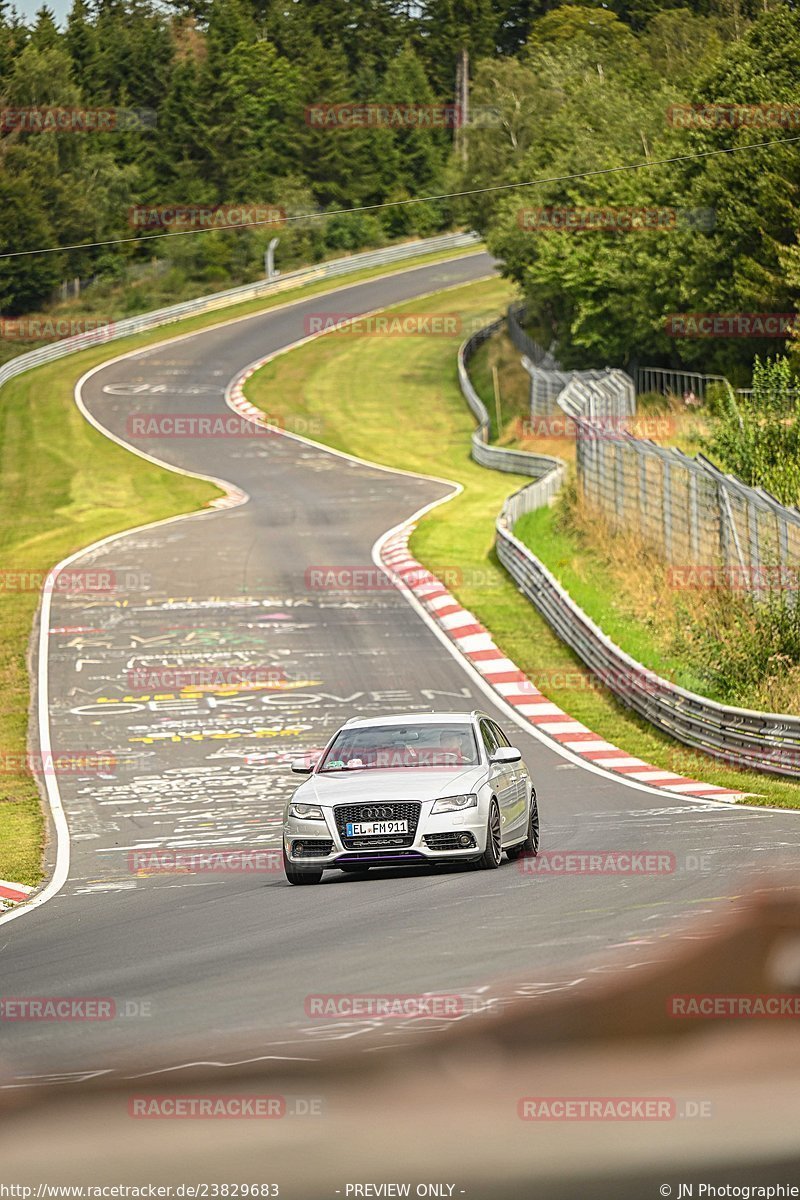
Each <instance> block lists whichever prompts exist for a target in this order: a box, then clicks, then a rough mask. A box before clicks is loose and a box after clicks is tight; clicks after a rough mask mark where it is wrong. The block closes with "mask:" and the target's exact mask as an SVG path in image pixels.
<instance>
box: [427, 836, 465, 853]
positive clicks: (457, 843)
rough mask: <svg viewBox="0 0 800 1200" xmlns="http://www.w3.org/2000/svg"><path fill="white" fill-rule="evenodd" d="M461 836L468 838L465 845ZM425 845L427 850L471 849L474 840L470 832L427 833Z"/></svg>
mask: <svg viewBox="0 0 800 1200" xmlns="http://www.w3.org/2000/svg"><path fill="white" fill-rule="evenodd" d="M463 837H468V838H469V842H468V843H467V845H466V846H464V845H462V843H461V839H462V838H463ZM425 845H426V846H427V847H428V849H429V850H472V849H474V848H475V845H476V842H475V838H474V837H473V836H472V834H471V833H467V834H464V833H427V834H426V835H425Z"/></svg>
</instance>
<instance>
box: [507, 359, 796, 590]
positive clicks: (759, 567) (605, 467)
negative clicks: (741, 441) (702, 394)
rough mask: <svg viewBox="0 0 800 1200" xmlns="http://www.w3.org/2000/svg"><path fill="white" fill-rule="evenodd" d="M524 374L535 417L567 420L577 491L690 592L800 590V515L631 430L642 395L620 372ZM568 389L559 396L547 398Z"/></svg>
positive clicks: (757, 490) (698, 457)
mask: <svg viewBox="0 0 800 1200" xmlns="http://www.w3.org/2000/svg"><path fill="white" fill-rule="evenodd" d="M528 371H529V374H530V376H531V414H532V416H542V415H550V416H552V415H559V416H562V417H563V415H564V414H566V415H567V416H568V417H570V418H571V420H572V422H573V425H574V429H575V437H576V466H577V477H578V486H579V489H580V492H581V494H582V496H583V498H584V500H585V501H586V502H587V503H588V504H589V505H591V506H592V507H594V508H595V509H597V510H598V511H599V512H601V513H602V514H603V516H604V517H605V519H606V521H607V522H608V524H609V526H610V527H611V529H612V530H614V531H615V532H625V533H632V534H635V535H636V536H637V537H639V538H640V539H641V540H642V541H643V542H645V543H646V544H647V545H648V546H650V547H652V548H653V549H654V550H655V551H656V552H657V553H658V554H660V555H661V556H662V557H663V558H664V559H665V560H666V561H667V562H668V563H669V564H671V565H672V566H673V567H676V568H678V570H681V569H684V570H685V571H686V572H687V575H686V578H685V579H684V580H683V583H685V584H686V585H687V586H691V585H692V582H695V584H699V583H702V582H704V581H705V583H706V584H711V585H712V586H714V585H717V586H719V585H721V584H725V583H727V585H728V586H732V587H736V588H739V589H742V590H744V591H747V592H749V593H750V594H752V595H755V596H756V597H761V596H763V595H764V594H765V593H766V592H767V591H769V590H770V588H772V587H781V588H785V587H786V586H787V583H788V584H791V581H792V580H795V581H796V582H795V585H794V586H795V589H797V588H798V587H799V586H800V510H798V509H797V508H788V507H786V506H785V505H782V504H780V503H779V501H778V500H776V499H775V497H774V496H772V495H770V494H769V492H766V491H765V490H764V489H763V488H756V487H748V486H747V485H745V484H743V483H741V482H740V481H739V480H738V479H736V478H734V477H733V476H732V475H727V474H725V472H723V471H720V470H719V469H718V468H717V467H715V466H714V464H713V463H712V462H710V461H709V460H708V459H707V458H705V457H704V456H703V455H702V454H698V455H696V456H695V457H689V456H688V455H686V454H684V453H683V452H682V451H680V450H678V449H675V448H666V447H663V446H659V445H656V443H655V442H653V441H650V440H648V439H644V438H637V437H634V436H633V434H632V433H630V432H627V431H626V429H625V426H626V424H629V423H630V420H631V418H633V417H634V416H635V414H636V395H635V388H634V384H633V380H632V379H631V378H630V377H629V376H628V375H626V374H625V372H624V371H618V370H609V371H606V372H595V373H587V372H573V373H572V374H571V375H569V376H565V375H564V373H562V372H556V371H553V372H547V371H546V370H544V369H543V368H542V367H535V366H532V365H529V366H528ZM590 374H591V376H592V377H591V378H589V377H587V376H588V375H590ZM565 379H566V380H567V382H566V383H564V380H565ZM723 382H724V381H723ZM562 383H563V384H564V386H563V387H561V390H560V391H558V393H557V395H556V396H555V400H552V399H550V400H545V396H547V395H549V396H550V397H552V396H553V394H554V392H555V391H556V389H557V388H559V387H560V386H561V385H562ZM548 389H549V390H548ZM692 568H699V572H698V571H697V570H695V571H693V570H692ZM675 577H676V583H677V584H678V585H680V584H681V582H682V581H681V577H680V575H679V574H676V576H675Z"/></svg>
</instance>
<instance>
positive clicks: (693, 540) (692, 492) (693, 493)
mask: <svg viewBox="0 0 800 1200" xmlns="http://www.w3.org/2000/svg"><path fill="white" fill-rule="evenodd" d="M689 545H690V547H691V555H692V562H697V561H698V560H699V558H700V520H699V513H698V511H697V475H696V473H695V472H694V471H693V470H692V469H691V467H690V468H689Z"/></svg>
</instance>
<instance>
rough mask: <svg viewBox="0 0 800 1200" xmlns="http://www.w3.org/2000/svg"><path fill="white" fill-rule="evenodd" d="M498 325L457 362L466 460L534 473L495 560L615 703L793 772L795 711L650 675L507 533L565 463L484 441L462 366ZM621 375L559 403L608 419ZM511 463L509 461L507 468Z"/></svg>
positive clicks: (510, 508) (799, 748)
mask: <svg viewBox="0 0 800 1200" xmlns="http://www.w3.org/2000/svg"><path fill="white" fill-rule="evenodd" d="M501 324H502V322H501V321H495V322H493V323H492V325H490V326H488V327H487V328H486V329H483V330H480V331H479V332H478V333H477V334H473V336H472V337H471V338H469V339H468V341H467V342H465V343H464V345H463V346H462V347H461V349H460V351H459V358H458V372H459V379H460V382H461V388H462V392H463V394H464V396H465V398H466V400H467V403H468V404H469V406H470V408H471V409H472V411H473V413H474V414H475V416H476V417H477V419H478V421H479V428H478V429H477V430H476V431H475V433H473V435H472V454H473V457H474V458H475V459H476V461H477V462H479V463H481V464H482V465H483V466H486V467H492V468H494V469H499V470H506V471H507V470H513V471H516V472H518V473H525V474H536V475H537V478H536V480H535V482H533V483H530V484H527V485H526V486H525V487H524V488H521V489H520V490H519V491H517V492H515V493H514V494H513V495H512V496H510V497H509V498H508V499H507V500H506V502H505V504H504V505H503V508H502V510H501V512H500V515H499V517H498V519H497V525H496V549H497V557H498V558H499V560H500V562H501V563H502V564H503V566H504V567H505V569H506V570H507V571H508V573H509V574H510V575H511V577H512V578H513V579H514V580H515V582H516V583H517V585H518V587H519V588H520V591H521V592H522V593H523V595H524V596H526V597H527V599H528V600H530V602H531V603H532V604H533V605H534V607H535V608H536V609H537V610H538V611H539V612H540V613H541V614H542V616H543V617H544V619H545V620H546V621H547V623H548V625H549V626H550V627H551V629H553V630H554V632H555V633H557V634H558V636H559V637H560V638H561V640H562V641H563V642H565V643H566V645H567V646H569V648H570V649H571V650H572V651H573V652H574V653H575V654H576V655H577V656H578V658H579V659H580V660H581V661H582V662H583V663H585V664H586V666H587V667H588V668H589V670H590V671H591V672H592V673H593V674H594V675H596V676H597V678H598V679H600V680H602V681H603V682H604V683H605V685H606V686H607V687H608V688H609V690H610V691H611V692H612V693H613V694H614V695H615V696H616V697H617V699H618V700H620V701H621V702H622V703H623V704H625V705H626V706H627V707H628V708H631V709H633V710H634V711H635V712H637V713H639V715H640V716H642V717H644V718H645V720H647V721H649V722H650V723H651V724H652V725H654V726H655V727H656V728H657V729H660V730H661V731H662V732H663V733H666V734H668V735H669V736H670V737H673V738H675V739H676V740H677V741H679V742H683V743H684V744H685V745H687V746H692V747H693V748H695V749H698V750H702V751H703V752H704V753H706V754H710V755H713V756H714V757H715V758H719V759H722V760H723V761H725V762H727V763H728V764H729V765H730V766H732V767H739V768H742V769H751V770H754V771H759V772H764V773H767V774H773V775H780V776H784V777H789V778H795V779H796V778H800V717H797V716H787V715H784V714H781V713H764V712H757V711H755V710H752V709H743V708H734V707H733V706H731V705H727V704H719V703H717V702H716V701H714V700H709V699H708V698H707V697H705V696H700V695H697V693H695V692H690V691H687V689H686V688H682V687H679V686H678V685H677V684H674V683H671V682H670V681H669V680H667V679H663V678H661V677H660V676H658V675H656V674H654V672H652V671H650V670H648V668H647V667H645V666H644V665H643V664H642V663H639V662H636V660H635V659H633V658H631V657H630V655H628V654H626V653H625V651H624V650H622V649H620V647H619V646H617V645H616V644H615V643H614V642H612V640H611V639H610V638H609V637H608V636H607V635H606V634H604V633H603V631H602V629H600V628H599V627H598V626H597V625H596V624H595V623H594V621H592V620H591V619H590V618H589V617H588V616H587V615H586V613H585V612H583V610H582V609H581V608H580V607H579V606H578V605H577V604H576V603H575V601H574V600H573V599H572V598H571V596H570V595H569V594H568V593H567V592H566V591H565V590H564V588H563V587H562V586H561V584H560V583H559V582H558V580H557V579H556V578H555V576H554V575H553V574H552V573H551V572H550V571H549V570H548V569H547V567H546V566H545V565H544V563H543V562H541V561H540V560H539V559H538V558H537V557H536V555H535V554H534V553H533V552H532V551H531V550H530V549H529V548H528V547H527V546H526V545H525V544H524V543H523V542H521V541H520V540H519V538H517V537H516V536H515V535H514V526H515V524H516V522H517V521H518V520H519V518H520V517H521V516H523V515H524V514H525V513H528V512H533V511H534V510H535V509H538V508H541V507H542V505H544V504H547V503H549V502H550V500H551V499H552V498H553V496H554V495H555V494H556V493H557V492H558V490H559V488H560V487H561V484H562V482H563V479H564V476H565V472H566V466H565V464H564V463H563V462H562V461H561V460H560V459H557V458H547V457H546V456H544V455H534V454H529V455H525V456H523V455H522V452H521V451H508V450H502V449H501V448H500V447H496V446H488V445H487V444H486V441H485V439H486V436H487V431H488V427H489V419H488V414H487V412H486V408H485V406H484V405H483V403H482V401H481V400H480V398H479V397H478V396H477V394H476V393H475V390H474V388H473V386H472V384H471V382H470V380H469V376H468V374H467V368H466V364H467V362H468V360H469V356H470V355H471V354H472V353H473V352H474V350H475V348H476V347H477V346H478V345H480V344H481V342H482V341H484V340H485V339H486V338H487V337H488V336H490V334H491V333H493V332H495V330H496V329H498V328H499V326H500V325H501ZM621 374H622V373H621V372H608V373H607V374H606V375H605V377H604V378H603V379H602V380H598V381H597V382H595V383H592V384H591V385H590V386H588V387H587V385H586V381H585V380H575V381H574V382H573V383H572V384H571V385H570V384H568V385H567V387H566V388H565V389H564V392H563V393H562V395H561V396H559V400H558V404H559V407H560V408H561V410H562V412H564V413H565V414H566V415H568V416H571V417H572V418H573V420H577V421H578V422H584V423H586V424H589V423H590V422H591V421H592V420H595V419H597V417H598V415H600V412H601V411H602V414H603V415H613V414H610V413H609V412H608V409H607V404H608V403H609V397H610V396H611V395H613V393H616V394H617V396H618V397H619V403H620V405H621V406H622V409H624V410H626V411H627V408H628V406H629V404H630V389H629V387H628V385H627V383H626V382H625V380H624V379H619V378H617V376H618V375H621ZM599 393H601V394H599ZM622 409H621V411H622ZM476 451H477V453H476ZM509 456H511V457H509ZM525 460H527V462H528V467H527V469H526V467H525V465H524V461H525ZM512 462H514V463H515V465H514V466H510V465H509V464H510V463H512Z"/></svg>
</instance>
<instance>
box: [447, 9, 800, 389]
mask: <svg viewBox="0 0 800 1200" xmlns="http://www.w3.org/2000/svg"><path fill="white" fill-rule="evenodd" d="M734 32H735V30H734V23H733V21H732V19H731V18H728V17H726V16H710V17H702V16H698V15H696V14H692V13H690V12H689V11H688V10H686V9H683V10H674V11H663V12H661V13H659V14H657V15H656V16H655V17H654V18H653V19H652V20H651V21H650V22H649V24H648V25H647V26H646V28H645V30H644V32H643V33H642V34H641V35H639V36H634V35H633V34H632V33H631V31H630V29H629V28H628V26H627V25H626V24H624V23H623V22H622V21H621V20H618V19H616V18H614V17H613V15H612V14H611V13H609V12H606V11H604V10H600V11H599V12H597V11H596V10H594V9H592V8H590V7H584V8H579V7H568V6H565V7H562V8H559V9H556V10H554V11H552V12H550V13H549V14H548V15H546V16H543V17H542V18H541V19H540V20H539V21H537V22H535V23H534V29H533V33H532V35H531V37H530V38H529V40H528V43H527V46H526V48H525V50H524V51H523V52H522V54H521V55H520V58H519V60H518V61H511V60H505V61H497V60H495V61H484V62H482V63H481V65H480V68H479V70H478V72H477V77H476V81H475V87H474V91H473V94H474V95H475V96H478V95H479V96H481V97H483V98H485V99H486V100H487V101H489V100H491V101H492V102H494V103H496V104H498V105H499V107H500V109H501V112H502V115H503V127H502V130H503V132H502V136H499V137H498V136H497V133H496V131H493V132H492V133H491V134H490V133H488V132H487V131H482V130H479V129H475V130H474V131H472V149H471V153H470V165H469V170H468V172H467V182H468V184H469V185H470V186H471V187H480V186H485V185H489V184H491V183H494V182H496V181H497V179H498V177H502V178H504V179H507V180H510V181H514V180H519V181H522V180H531V179H540V178H552V177H553V176H566V175H578V174H580V173H582V172H587V171H596V170H598V169H600V168H614V167H620V166H624V165H625V164H629V163H635V162H642V163H652V162H654V160H658V159H666V158H675V159H677V160H678V161H675V162H672V163H670V164H668V165H664V166H651V167H650V166H648V167H645V168H644V169H641V170H637V171H635V172H634V171H621V172H618V173H611V174H606V175H593V176H590V177H586V178H582V179H576V178H573V179H570V180H562V181H561V182H554V183H547V184H543V185H541V186H538V187H535V188H530V189H524V190H522V189H520V190H519V191H514V192H512V193H509V194H506V195H504V196H500V197H497V198H491V197H489V198H483V199H481V200H480V202H476V203H475V204H474V206H473V208H472V212H473V214H474V217H475V220H476V221H477V222H478V224H479V225H480V227H481V228H482V229H483V230H485V232H486V233H487V236H488V239H489V243H490V245H491V246H492V248H493V249H494V250H495V251H496V252H497V253H498V254H500V255H501V256H502V257H504V258H505V260H506V262H507V267H508V271H509V273H510V274H511V275H512V276H513V277H514V278H515V279H517V280H518V281H519V283H520V284H521V286H522V287H523V288H524V290H525V292H526V295H527V298H528V300H529V307H530V311H531V313H532V316H533V320H534V323H535V325H536V326H537V329H538V332H539V333H540V335H541V336H542V337H543V338H545V339H546V340H548V341H549V340H551V339H555V342H556V344H557V347H558V350H559V353H560V356H561V358H562V360H563V361H564V362H565V363H566V364H569V365H575V366H587V365H596V364H597V362H598V361H604V362H609V363H614V364H618V365H625V364H629V363H630V362H631V361H635V360H636V359H638V360H639V361H646V362H651V363H659V362H661V363H665V364H666V363H678V362H683V363H687V364H697V365H698V366H700V367H703V368H705V369H706V370H709V371H720V370H721V371H727V372H730V373H732V374H733V375H734V376H744V375H746V374H747V372H748V370H749V366H750V364H751V362H752V359H753V357H754V355H755V354H756V353H761V354H764V353H765V352H767V351H771V350H774V349H775V348H776V343H775V342H771V343H770V342H766V341H765V340H764V339H754V338H753V337H731V338H723V337H719V336H716V337H713V338H689V337H676V336H673V333H672V328H673V327H670V326H669V325H668V318H669V317H670V315H671V314H675V313H678V314H682V313H726V314H727V313H764V312H781V313H786V312H792V311H794V308H795V306H796V298H797V284H798V279H799V278H800V271H799V270H798V262H799V261H800V259H798V256H797V253H796V242H797V230H798V227H800V196H799V195H798V186H799V185H800V150H799V149H798V143H793V142H791V141H789V139H790V138H791V137H797V136H798V133H800V106H798V104H797V97H798V80H800V58H799V57H798V56H799V55H800V16H798V14H797V13H796V12H795V11H793V10H791V9H789V8H787V7H784V6H778V7H775V8H774V9H773V10H772V11H768V12H765V13H763V14H762V15H760V16H759V17H758V19H757V20H755V21H753V22H752V23H751V24H750V25H749V26H747V27H746V28H745V29H744V30H743V33H742V36H741V37H739V38H736V37H733V36H732V34H733V33H734ZM726 39H727V40H726ZM776 105H783V106H784V109H783V116H781V115H778V116H776V115H775V113H776V112H777V111H778V110H776V109H775V106H776ZM690 106H700V107H702V106H717V108H716V109H714V110H713V114H712V115H709V116H707V118H706V121H707V124H706V125H704V124H702V123H701V124H699V125H697V123H696V118H693V119H692V120H694V123H695V127H692V121H691V120H690V119H689V118H687V117H686V113H687V111H689V108H690ZM724 106H741V107H740V108H739V109H734V110H731V109H730V108H728V109H725V108H724ZM759 106H760V107H759ZM770 111H771V112H772V115H771V116H770ZM726 112H728V113H731V115H726ZM745 115H746V116H747V120H744V116H745ZM784 118H785V121H784ZM782 122H784V123H782ZM773 139H777V140H779V143H780V144H778V145H773V146H770V147H768V148H764V149H759V150H747V149H746V147H748V146H751V145H753V143H755V142H760V141H766V140H773ZM709 151H732V153H721V154H717V155H713V156H711V157H697V158H694V159H692V160H687V159H685V158H683V160H682V156H687V155H707V154H708V152H709ZM549 205H563V206H569V207H573V208H582V207H587V206H597V207H602V206H608V207H609V208H619V207H626V206H630V207H633V208H636V207H640V208H641V207H652V208H659V209H664V210H669V209H672V210H675V225H674V227H667V228H664V229H653V230H646V229H644V230H641V231H639V232H635V233H634V232H630V233H627V232H619V231H612V230H608V231H592V232H587V231H579V232H575V231H571V232H563V231H555V230H548V229H544V230H542V229H536V230H533V231H531V229H522V228H520V210H521V209H523V208H525V207H535V206H549ZM712 216H713V228H710V227H709V226H710V224H711V218H712ZM778 346H779V343H778Z"/></svg>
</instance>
